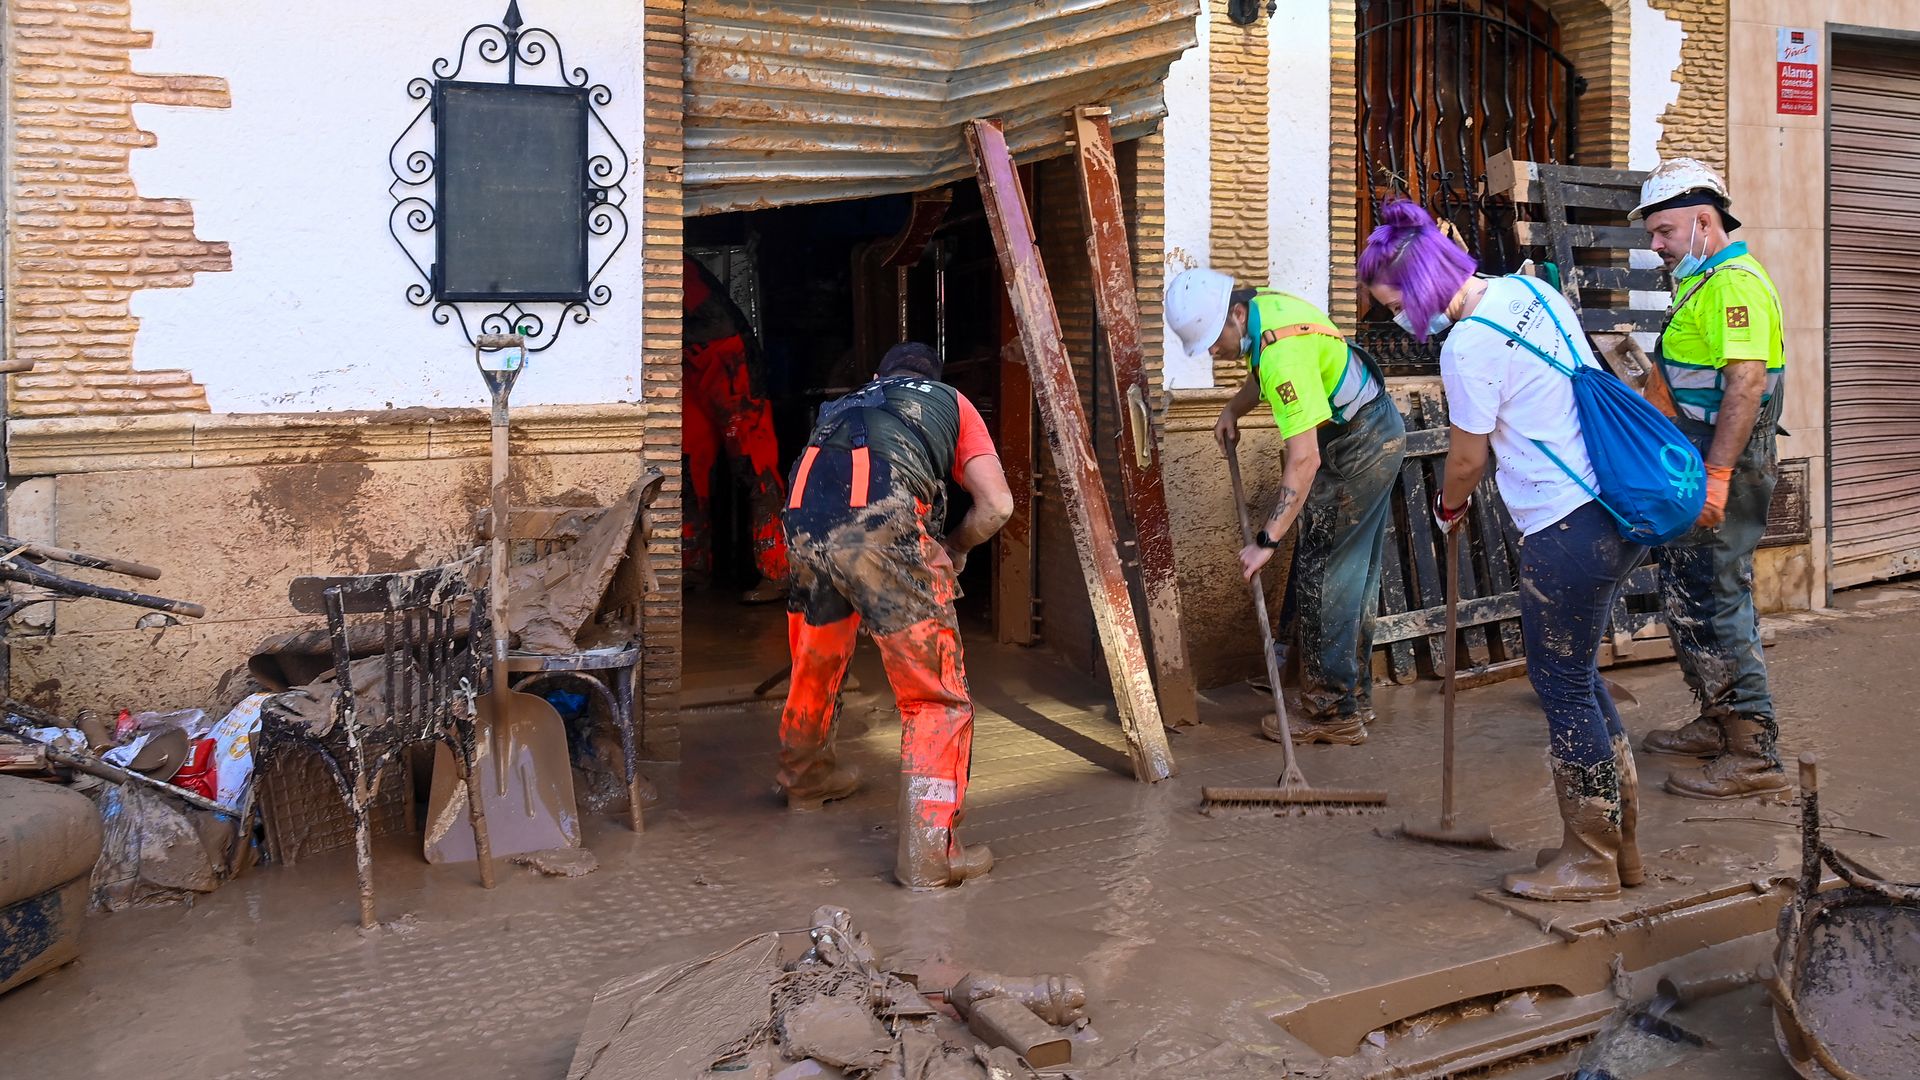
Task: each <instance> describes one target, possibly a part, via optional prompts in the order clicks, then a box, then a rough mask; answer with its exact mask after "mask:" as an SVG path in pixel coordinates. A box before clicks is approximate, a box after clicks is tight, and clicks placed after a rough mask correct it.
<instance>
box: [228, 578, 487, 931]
mask: <svg viewBox="0 0 1920 1080" xmlns="http://www.w3.org/2000/svg"><path fill="white" fill-rule="evenodd" d="M476 561H477V560H476V558H474V557H469V558H467V559H463V560H461V561H459V562H454V563H448V564H446V565H443V566H435V567H430V568H428V569H425V570H408V571H404V572H400V573H390V574H365V575H359V576H352V577H303V578H296V579H295V580H294V582H293V585H292V587H291V588H290V589H289V590H288V599H289V600H290V601H292V603H293V607H294V610H296V611H299V612H302V613H304V614H316V613H322V612H324V614H325V615H326V618H327V630H328V635H329V638H330V639H331V641H332V646H333V656H334V672H333V680H332V686H331V688H330V689H331V694H330V695H329V698H328V700H324V701H322V700H321V699H320V698H319V696H318V695H316V694H314V693H313V692H312V691H311V690H309V689H306V688H301V689H296V690H292V691H289V692H288V693H286V694H281V695H278V696H277V697H276V698H274V699H271V700H270V701H269V703H268V707H267V708H266V709H264V710H263V715H262V718H261V725H260V754H259V756H260V760H261V761H262V763H263V764H269V765H273V766H276V767H277V766H278V765H279V763H280V762H281V761H282V760H284V759H286V758H289V757H290V756H291V755H290V751H292V750H294V749H295V748H300V749H305V750H309V751H312V752H313V753H314V755H315V756H317V758H318V759H319V760H320V762H321V763H322V764H323V765H324V766H325V768H326V771H327V773H328V775H329V776H330V777H331V778H332V780H333V782H334V785H335V787H336V788H337V790H338V791H339V795H340V798H341V801H342V802H344V803H345V804H346V807H347V810H348V812H349V813H350V814H351V815H352V818H353V829H354V868H355V873H356V875H357V877H358V879H359V887H360V925H361V926H362V927H371V926H372V925H373V923H374V903H373V853H372V835H371V828H370V816H371V811H372V808H373V806H374V805H375V803H376V801H377V800H378V799H379V797H380V792H381V782H382V781H383V780H384V779H385V778H386V777H387V775H388V773H389V771H390V768H391V767H392V766H394V765H396V764H400V765H401V768H400V770H399V771H400V772H401V773H403V774H405V773H406V772H407V769H406V766H405V765H404V763H403V756H404V753H405V751H406V750H407V749H408V748H409V747H411V746H413V745H414V744H416V743H420V742H425V741H429V740H437V741H439V742H441V743H444V744H445V745H446V746H447V748H448V749H449V750H451V751H452V753H453V757H454V759H455V761H456V762H457V763H458V765H459V768H460V769H461V779H462V781H463V782H464V783H465V784H466V785H467V786H468V790H469V792H472V790H473V784H474V782H475V781H474V757H475V748H474V740H475V734H476V726H475V724H474V718H473V708H472V703H471V697H470V695H472V694H473V693H474V692H475V691H476V690H477V689H478V685H477V683H478V676H477V674H476V671H475V663H474V655H473V650H472V649H471V647H470V643H471V642H474V641H481V640H485V639H486V637H487V634H486V632H485V630H484V628H483V627H482V626H481V619H482V612H483V611H484V609H485V605H484V604H483V603H481V602H480V601H479V600H478V599H477V598H476V596H475V592H474V590H473V587H472V586H471V584H470V583H469V578H468V575H469V574H470V573H472V571H473V568H474V565H475V562H476ZM463 624H464V625H463ZM368 625H371V626H372V627H373V631H372V632H374V633H377V634H378V635H379V636H380V642H381V651H380V654H379V655H378V656H377V657H368V658H365V659H362V660H360V661H354V660H352V659H351V654H350V649H349V644H348V639H349V636H350V635H352V634H353V633H354V631H355V630H356V629H357V628H358V629H361V633H365V632H366V631H365V630H364V628H365V627H367V626H368ZM462 631H465V632H464V633H462ZM463 638H464V640H463ZM302 698H304V699H305V700H304V701H303V700H301V699H302ZM288 699H293V700H288ZM316 706H317V708H316ZM410 780H411V778H410V777H404V778H403V790H402V797H403V799H404V800H405V801H406V807H407V814H406V821H407V824H408V827H409V828H411V826H412V822H413V820H414V817H413V813H412V808H413V803H412V790H413V785H412V783H411V782H410ZM468 805H469V807H470V808H471V816H470V819H469V823H470V825H471V826H472V829H473V833H474V841H475V846H476V847H477V848H478V850H479V852H480V881H481V884H483V885H485V886H486V887H488V888H492V887H493V866H492V861H491V859H490V857H489V852H488V848H487V832H486V819H485V817H484V811H483V810H482V808H481V803H480V800H479V799H478V798H477V797H475V798H470V799H469V802H468Z"/></svg>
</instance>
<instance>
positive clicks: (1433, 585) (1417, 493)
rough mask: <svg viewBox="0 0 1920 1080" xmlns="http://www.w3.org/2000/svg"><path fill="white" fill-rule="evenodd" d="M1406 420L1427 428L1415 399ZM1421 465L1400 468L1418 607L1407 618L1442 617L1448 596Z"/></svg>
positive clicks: (1432, 660) (1436, 650) (1436, 640)
mask: <svg viewBox="0 0 1920 1080" xmlns="http://www.w3.org/2000/svg"><path fill="white" fill-rule="evenodd" d="M1408 419H1409V420H1411V421H1412V422H1413V423H1412V425H1410V426H1414V427H1422V428H1423V427H1425V426H1426V417H1425V416H1424V415H1423V414H1422V413H1421V411H1420V409H1419V407H1418V399H1417V398H1416V399H1415V407H1414V408H1413V409H1412V410H1411V415H1410V416H1409V417H1408ZM1444 433H1445V429H1442V434H1444ZM1424 462H1425V459H1424V458H1415V457H1409V458H1407V460H1406V463H1405V464H1403V465H1402V466H1400V488H1401V494H1402V504H1403V507H1404V510H1405V512H1406V519H1407V534H1408V535H1407V553H1408V558H1407V572H1408V574H1409V576H1411V577H1412V579H1413V588H1412V589H1410V590H1408V595H1409V596H1410V597H1411V598H1412V600H1413V602H1415V603H1418V604H1419V605H1420V608H1419V609H1418V610H1416V611H1413V612H1410V613H1409V614H1412V615H1419V614H1422V613H1423V612H1424V613H1432V612H1439V613H1440V615H1442V616H1444V614H1445V605H1446V602H1447V595H1446V591H1445V585H1444V583H1443V581H1442V579H1441V576H1440V557H1439V544H1438V543H1437V542H1436V538H1435V535H1434V527H1433V506H1432V502H1431V499H1430V497H1429V496H1428V494H1427V477H1426V465H1425V463H1424ZM1434 625H1435V626H1436V627H1438V629H1435V630H1433V631H1432V632H1431V633H1430V635H1429V636H1428V637H1427V643H1426V644H1427V670H1428V671H1430V672H1433V673H1436V674H1437V673H1438V672H1439V671H1440V658H1441V642H1440V639H1441V636H1442V634H1444V632H1445V622H1444V619H1442V621H1441V622H1439V623H1436V624H1434ZM1375 640H1376V641H1383V640H1396V639H1391V638H1381V637H1379V636H1378V634H1377V633H1376V636H1375Z"/></svg>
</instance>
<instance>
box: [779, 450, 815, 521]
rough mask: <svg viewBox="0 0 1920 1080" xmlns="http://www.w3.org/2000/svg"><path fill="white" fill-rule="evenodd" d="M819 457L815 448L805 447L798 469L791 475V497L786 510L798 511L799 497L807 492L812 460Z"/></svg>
mask: <svg viewBox="0 0 1920 1080" xmlns="http://www.w3.org/2000/svg"><path fill="white" fill-rule="evenodd" d="M819 456H820V448H819V447H817V446H809V447H807V452H806V453H804V454H801V455H800V468H799V470H798V471H797V472H795V473H794V474H793V497H792V498H790V499H788V500H787V509H789V510H798V509H800V496H801V494H802V493H803V492H805V491H806V490H807V474H808V473H810V472H812V471H813V459H814V458H817V457H819Z"/></svg>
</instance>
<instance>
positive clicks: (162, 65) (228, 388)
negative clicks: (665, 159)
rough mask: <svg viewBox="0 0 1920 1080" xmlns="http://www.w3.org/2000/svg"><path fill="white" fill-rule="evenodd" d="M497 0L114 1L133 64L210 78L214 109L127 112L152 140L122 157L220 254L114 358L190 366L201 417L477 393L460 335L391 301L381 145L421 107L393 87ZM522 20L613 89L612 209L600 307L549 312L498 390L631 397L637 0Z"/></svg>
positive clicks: (144, 307) (393, 256)
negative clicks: (550, 339) (136, 39)
mask: <svg viewBox="0 0 1920 1080" xmlns="http://www.w3.org/2000/svg"><path fill="white" fill-rule="evenodd" d="M505 10H506V3H505V0H432V2H431V3H424V2H416V0H409V2H404V3H402V2H396V0H332V2H329V3H324V4H320V3H281V4H264V3H257V2H249V0H135V2H134V5H133V25H134V26H136V27H139V28H143V29H148V30H152V31H153V33H154V46H153V49H152V50H151V51H148V52H138V53H135V54H134V67H135V69H136V70H138V71H146V72H185V73H193V74H206V75H218V76H221V77H223V78H225V79H227V80H228V83H229V85H230V87H231V91H232V100H233V107H232V108H231V109H225V110H208V109H177V108H168V107H159V106H138V107H136V111H135V118H136V120H137V121H138V122H139V123H140V125H141V126H142V127H143V128H145V129H147V130H149V131H152V132H153V133H154V135H155V136H156V137H157V140H158V145H157V147H156V148H154V149H151V150H144V151H141V152H138V153H136V154H134V155H133V173H134V181H135V183H136V184H137V185H138V186H139V187H140V189H141V190H143V191H158V192H165V193H167V194H168V195H170V196H178V197H182V198H186V199H189V200H191V201H192V203H193V206H194V213H195V215H196V217H197V219H198V229H197V231H198V233H199V235H200V236H201V237H203V238H207V239H214V240H224V241H226V242H228V243H229V244H230V245H231V246H232V249H233V271H232V272H231V273H222V274H201V275H199V277H198V278H197V279H196V280H195V282H194V284H193V286H192V287H191V288H187V289H153V290H145V291H142V292H138V293H135V294H134V298H133V313H134V314H135V315H136V316H138V317H139V319H140V320H141V322H140V331H139V336H138V337H137V338H136V340H135V343H134V363H135V365H136V366H137V367H140V368H186V369H188V370H190V371H192V372H193V374H194V377H195V378H196V379H197V380H199V381H200V382H201V383H202V384H204V385H205V386H206V388H207V397H208V401H209V403H210V404H211V405H212V407H213V409H214V411H216V412H236V413H247V412H288V411H291V412H308V411H330V410H341V409H388V408H405V407H410V406H427V405H438V406H449V405H475V404H478V403H480V402H481V401H482V399H483V394H482V390H481V384H480V379H479V377H478V375H476V374H475V372H474V369H473V354H472V350H471V349H470V348H469V347H468V346H467V344H466V340H465V338H464V337H462V336H461V334H460V331H459V328H458V327H457V326H440V325H437V324H435V323H434V322H433V321H432V320H431V319H430V318H429V317H428V313H427V309H424V308H415V307H413V306H411V305H409V304H408V303H407V302H406V299H405V296H404V290H405V289H406V287H407V285H408V284H409V283H411V282H413V281H416V280H418V278H417V276H416V275H415V274H414V270H413V267H412V266H411V265H410V264H408V262H407V260H406V258H405V256H403V255H402V253H401V251H400V249H399V248H398V247H397V246H396V245H395V244H394V241H393V239H392V237H391V236H389V235H388V232H387V214H388V211H389V210H390V209H391V208H392V206H393V201H392V199H391V197H390V196H389V195H388V194H387V188H388V185H389V184H390V183H391V182H392V180H393V175H392V173H391V172H390V171H389V169H388V165H387V150H388V147H389V146H390V145H391V144H392V143H393V141H394V139H395V138H396V137H397V136H398V135H399V134H400V132H401V130H402V129H403V128H405V126H406V125H407V122H408V121H409V120H410V119H411V118H412V117H413V115H414V113H415V112H416V111H418V109H419V107H420V103H419V102H418V101H415V100H413V99H411V98H409V97H408V96H407V94H406V86H407V81H408V80H409V79H412V78H414V77H416V76H426V77H431V74H432V72H431V67H432V64H433V61H434V60H435V59H436V58H438V57H441V56H451V55H453V54H454V53H455V51H456V50H458V49H459V48H460V42H461V38H462V35H464V34H465V33H466V32H467V30H468V28H469V27H471V26H474V25H475V24H478V23H483V22H496V21H497V20H498V19H499V18H500V16H501V15H502V14H503V13H504V11H505ZM521 12H522V14H523V15H524V16H525V18H526V20H527V24H528V27H529V28H531V27H544V28H546V29H548V30H551V31H552V32H553V33H554V35H555V36H556V37H558V39H559V41H560V44H561V47H562V48H563V50H564V52H565V59H566V63H567V65H568V66H569V67H585V68H586V69H587V72H588V74H589V76H590V77H591V79H592V81H594V82H598V83H604V84H606V86H607V87H608V88H609V89H610V90H611V91H612V93H613V100H612V103H611V104H610V105H607V106H604V107H602V108H601V115H602V117H603V118H604V119H605V120H606V122H607V124H608V126H609V127H610V128H611V129H612V130H613V132H614V134H615V135H616V137H617V138H618V139H619V140H620V143H621V144H622V145H623V146H624V148H625V149H626V151H627V153H628V155H629V168H630V174H629V179H628V181H627V183H626V190H627V193H628V197H629V198H628V202H627V212H628V214H629V215H630V216H629V222H628V224H629V239H628V242H627V244H626V245H625V246H624V247H623V248H622V249H621V250H620V252H619V253H618V254H617V255H616V256H615V257H614V260H613V262H612V263H611V264H610V265H609V266H608V267H607V269H606V271H605V272H604V273H603V274H602V276H601V277H600V279H599V282H600V283H604V284H606V285H607V286H608V287H609V288H611V289H612V290H613V302H612V303H611V304H609V305H608V306H607V307H604V308H597V309H594V311H593V317H592V320H591V321H590V322H588V323H585V324H573V323H571V322H569V323H568V325H567V326H566V328H565V331H564V332H563V333H562V334H561V336H560V339H559V341H558V343H557V344H555V345H554V346H553V347H552V348H551V349H549V350H547V351H546V352H544V353H541V354H539V355H538V356H537V357H536V358H535V361H534V363H533V365H532V366H531V368H530V369H529V371H528V373H527V374H526V375H525V376H524V377H523V378H522V379H521V381H520V383H519V386H518V387H517V388H516V390H515V395H514V399H515V403H516V404H593V403H602V402H618V401H634V400H638V399H639V397H640V338H641V325H640V308H641V281H642V267H641V254H640V235H641V222H640V220H639V213H640V206H641V198H640V179H639V174H640V167H641V165H640V156H641V147H642V141H641V118H642V116H643V115H644V112H645V110H644V108H643V105H642V101H641V93H642V36H641V4H640V3H639V2H638V0H596V2H592V3H583V2H579V0H573V2H561V0H526V2H524V3H522V4H521ZM474 63H475V60H474V59H473V58H472V57H471V56H470V57H469V59H468V64H469V68H468V73H471V72H472V71H474V70H475V69H474V68H473V67H472V65H473V64H474ZM548 67H549V68H550V67H551V63H550V62H549V65H548ZM462 77H463V78H465V77H468V74H467V73H463V75H462ZM498 77H499V76H496V75H493V74H486V75H482V76H478V78H479V79H481V80H482V81H488V80H493V79H496V78H498ZM541 81H545V80H544V79H542V80H541Z"/></svg>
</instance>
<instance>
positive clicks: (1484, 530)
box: [1471, 471, 1525, 660]
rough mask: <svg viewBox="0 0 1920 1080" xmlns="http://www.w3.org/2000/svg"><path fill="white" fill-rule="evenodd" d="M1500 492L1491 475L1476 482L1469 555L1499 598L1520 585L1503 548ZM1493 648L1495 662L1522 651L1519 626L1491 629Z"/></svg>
mask: <svg viewBox="0 0 1920 1080" xmlns="http://www.w3.org/2000/svg"><path fill="white" fill-rule="evenodd" d="M1499 507H1500V492H1499V490H1498V489H1497V488H1495V487H1494V483H1493V474H1492V472H1491V471H1489V472H1488V474H1487V476H1486V478H1485V479H1483V480H1481V481H1480V488H1479V490H1478V491H1476V492H1475V493H1474V496H1473V506H1472V508H1471V509H1472V513H1473V521H1472V524H1473V544H1472V548H1473V552H1474V556H1475V558H1476V559H1478V560H1479V562H1480V564H1481V566H1480V571H1479V573H1480V576H1481V580H1483V581H1485V582H1486V583H1487V587H1486V591H1487V592H1489V593H1492V594H1493V595H1496V596H1499V595H1503V594H1505V593H1510V592H1513V591H1515V590H1516V589H1517V588H1518V587H1519V584H1520V581H1519V567H1517V566H1516V565H1515V564H1514V562H1513V557H1512V555H1511V553H1510V552H1509V551H1508V549H1507V541H1506V536H1505V535H1504V534H1503V532H1502V527H1501V521H1500V509H1499ZM1488 644H1489V645H1491V646H1493V647H1494V650H1495V653H1496V655H1495V659H1498V660H1512V659H1514V658H1516V657H1519V656H1520V655H1522V653H1523V652H1524V651H1525V650H1524V647H1523V646H1522V644H1521V639H1520V624H1519V622H1517V621H1513V620H1508V621H1504V622H1502V623H1500V625H1499V626H1497V627H1495V628H1494V633H1493V636H1492V638H1491V639H1490V640H1489V642H1488Z"/></svg>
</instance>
